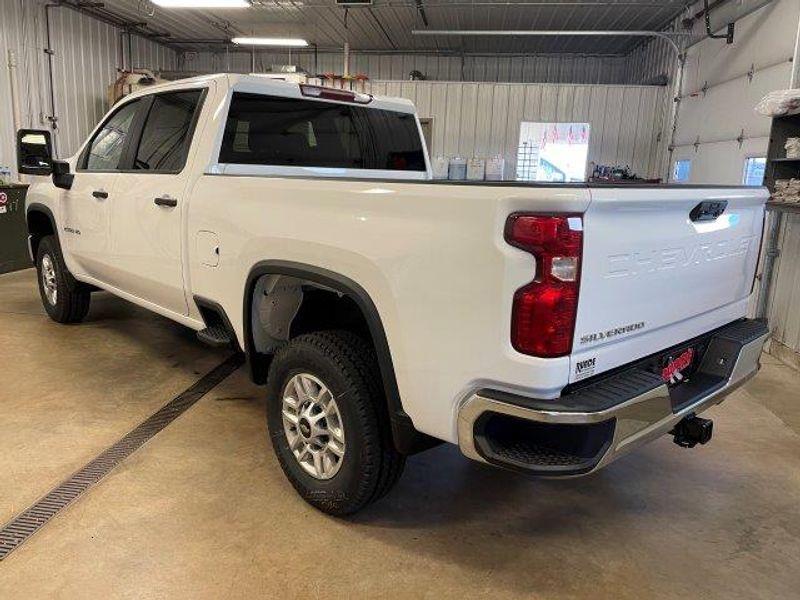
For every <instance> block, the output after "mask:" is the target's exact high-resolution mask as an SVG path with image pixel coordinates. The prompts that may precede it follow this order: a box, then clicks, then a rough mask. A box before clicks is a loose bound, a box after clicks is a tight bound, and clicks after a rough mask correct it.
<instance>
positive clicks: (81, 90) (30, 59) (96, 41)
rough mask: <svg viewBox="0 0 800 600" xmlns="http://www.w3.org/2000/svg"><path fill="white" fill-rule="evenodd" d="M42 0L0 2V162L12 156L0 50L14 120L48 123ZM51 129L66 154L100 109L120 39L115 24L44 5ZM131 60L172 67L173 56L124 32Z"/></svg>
mask: <svg viewBox="0 0 800 600" xmlns="http://www.w3.org/2000/svg"><path fill="white" fill-rule="evenodd" d="M44 5H45V2H43V1H41V0H0V166H13V165H14V163H15V162H16V158H15V156H16V153H15V147H14V138H15V134H14V125H13V119H12V111H11V100H10V94H11V92H10V86H9V69H8V66H7V64H8V51H9V50H12V51H14V52H15V53H16V55H17V60H18V63H19V68H18V72H17V83H18V87H19V98H20V103H21V108H22V111H21V112H22V125H23V126H24V127H33V128H43V127H44V128H49V121H48V120H47V116H49V115H50V114H51V106H50V84H49V78H48V70H47V56H46V54H45V53H44V48H45V47H46V45H47V44H46V35H45V13H44ZM50 15H51V25H50V27H51V38H52V46H53V50H54V51H55V55H54V56H53V66H54V68H53V83H54V86H53V88H54V91H55V105H56V117H57V118H58V121H57V125H58V128H57V129H56V130H55V138H56V142H57V150H58V153H59V155H60V156H68V155H70V154H72V153H73V152H74V151H75V149H76V148H77V147H78V145H79V144H80V143H81V141H82V140H83V139H84V138H85V137H86V135H87V134H88V132H89V131H90V130H91V129H92V127H94V125H95V124H96V123H97V122H98V121H99V120H100V118H101V117H102V115H103V114H104V113H105V111H106V110H107V108H108V107H107V100H106V97H107V88H108V86H109V85H110V84H111V83H113V82H114V80H115V79H116V77H117V73H116V70H117V68H118V67H121V66H122V64H123V61H126V62H127V61H128V59H127V57H123V55H122V53H123V51H124V52H126V53H127V41H126V42H125V43H124V44H122V47H121V45H120V33H121V31H120V30H119V29H117V28H116V27H113V26H111V25H107V24H106V23H102V22H100V21H98V20H96V19H93V18H90V17H88V16H86V15H83V14H81V13H78V12H76V11H74V10H72V9H69V8H65V7H59V8H54V9H51V11H50ZM131 51H132V52H131V54H132V64H133V65H134V66H147V67H149V68H154V69H161V68H163V69H174V68H175V67H176V65H177V63H176V58H177V56H176V54H175V52H173V51H172V50H170V49H168V48H166V47H164V46H161V45H159V44H155V43H153V42H151V41H149V40H145V39H142V38H138V37H136V36H133V37H132V40H131Z"/></svg>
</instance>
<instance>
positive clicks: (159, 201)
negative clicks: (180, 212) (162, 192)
mask: <svg viewBox="0 0 800 600" xmlns="http://www.w3.org/2000/svg"><path fill="white" fill-rule="evenodd" d="M153 202H155V204H156V206H169V207H172V208H174V207H176V206H178V200H177V199H176V198H170V197H169V196H161V197H159V198H156V199H155V200H153Z"/></svg>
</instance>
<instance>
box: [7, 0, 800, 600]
mask: <svg viewBox="0 0 800 600" xmlns="http://www.w3.org/2000/svg"><path fill="white" fill-rule="evenodd" d="M166 4H169V3H168V2H167V3H166ZM178 4H181V3H180V2H179V3H178ZM183 4H186V5H190V7H189V8H185V7H184V8H173V7H169V6H162V5H161V3H159V2H154V1H153V2H151V1H148V0H105V1H103V2H81V1H77V0H75V1H71V0H70V1H63V2H58V1H52V2H46V1H44V0H24V1H23V0H0V55H2V68H0V180H2V181H0V199H3V198H5V201H4V202H3V203H0V349H2V353H1V356H2V362H1V363H0V364H2V367H3V375H4V376H3V377H2V378H1V379H0V411H2V413H1V414H2V418H0V527H2V526H3V524H6V525H7V524H8V523H12V522H13V521H14V519H16V518H17V517H18V516H19V515H20V514H22V513H24V511H26V509H28V508H29V507H31V506H32V505H34V504H35V503H36V502H37V501H39V500H41V499H42V498H48V496H47V495H48V494H49V493H51V491H52V490H55V489H59V490H61V491H60V492H58V493H62V492H64V493H65V494H67V496H64V498H68V501H67V500H64V501H63V502H61V503H60V506H59V509H58V511H57V512H54V514H53V515H52V518H49V519H48V520H47V522H46V523H44V524H43V525H42V526H41V527H40V528H37V530H36V531H35V533H34V534H32V535H30V536H26V538H25V541H24V543H20V544H15V545H14V546H13V551H11V549H10V550H9V551H8V552H7V553H6V554H0V597H3V598H45V597H47V598H49V597H53V598H62V597H63V598H68V597H69V598H74V597H80V598H95V597H97V598H118V597H125V598H128V597H135V598H149V597H153V598H163V597H191V598H227V597H233V598H239V597H248V598H249V597H279V596H280V597H302V598H309V597H331V598H338V597H414V598H418V597H430V598H450V597H453V598H456V597H459V598H460V597H489V596H491V597H502V598H505V597H508V598H516V597H519V598H675V597H687V598H696V597H709V598H726V599H731V598H793V597H797V590H798V589H800V510H799V509H798V507H800V308H798V305H797V304H796V303H795V300H796V299H797V298H798V296H799V295H800V276H799V275H798V270H799V269H800V261H797V260H795V256H796V254H797V252H798V245H800V219H799V218H798V214H800V209H798V207H800V186H797V187H792V186H793V185H795V184H784V185H783V186H782V185H781V183H780V182H781V181H783V182H786V181H791V180H792V179H800V173H799V172H797V170H798V169H800V167H799V166H798V165H800V162H791V161H789V160H787V155H786V150H784V148H783V145H782V144H777V145H779V146H780V148H776V141H775V139H776V138H775V136H776V134H775V122H773V120H772V119H770V118H768V117H765V116H763V115H761V114H758V113H757V112H756V111H755V110H754V109H755V107H756V105H758V104H759V102H760V101H761V100H762V98H764V97H765V96H766V95H767V94H769V93H771V92H775V91H779V90H785V89H792V88H800V3H798V2H797V0H711V1H706V2H699V3H698V2H687V1H686V0H662V1H655V0H654V1H650V0H618V1H614V0H608V1H606V0H597V1H594V0H592V1H586V2H573V1H559V0H544V1H535V2H534V1H531V2H526V1H519V2H507V1H500V0H498V1H491V0H486V1H483V0H481V1H478V0H475V1H468V0H463V1H462V0H453V1H451V2H445V1H442V0H373V1H372V2H338V1H335V0H305V1H295V0H286V1H284V0H275V1H272V0H269V1H267V0H252V1H250V0H247V1H246V2H244V1H243V2H240V4H245V7H244V8H238V9H234V8H198V5H201V4H203V3H202V2H192V1H187V2H184V3H183ZM191 5H194V6H191ZM252 36H258V37H267V38H280V39H284V38H299V39H301V40H304V41H306V42H307V43H306V44H304V45H302V46H301V47H297V48H286V47H264V46H258V45H247V44H237V43H234V42H233V41H232V40H233V39H234V38H241V37H244V38H247V37H252ZM222 72H230V73H259V74H263V75H265V76H267V75H268V76H270V77H275V78H283V79H289V80H291V81H302V82H306V81H309V82H313V83H315V84H318V85H323V86H329V87H335V88H343V89H351V90H355V91H359V92H365V93H371V94H375V95H386V96H396V97H402V98H407V99H410V100H412V101H413V102H414V103H415V105H416V107H417V110H418V113H419V117H420V118H421V122H422V123H421V124H422V130H423V132H424V134H425V142H426V144H427V146H428V151H429V154H430V157H431V163H432V168H433V172H434V173H433V174H434V177H436V178H440V179H462V180H463V179H466V180H473V181H479V180H517V181H530V182H536V181H539V182H542V181H546V182H565V183H569V182H580V181H585V180H590V181H591V180H594V181H605V182H611V183H616V184H620V185H623V184H625V183H678V184H698V185H701V184H702V185H705V184H714V185H729V186H739V185H748V186H762V185H766V186H767V187H769V189H770V191H771V192H772V193H773V198H772V199H771V200H770V202H769V203H768V210H767V217H766V224H765V233H764V240H763V245H762V252H761V260H760V265H759V272H758V276H757V281H756V283H755V286H754V293H753V295H752V297H751V316H752V317H757V318H766V319H768V322H769V327H770V330H771V338H770V340H769V342H768V344H767V346H766V349H765V353H764V355H763V357H762V370H761V372H760V374H759V375H758V377H756V378H754V379H753V380H751V381H750V382H749V383H747V385H745V386H744V387H743V388H741V389H739V390H737V391H736V392H735V393H734V394H732V395H731V396H730V397H729V398H728V399H727V400H726V401H725V403H724V404H723V405H721V406H719V407H715V408H713V409H712V410H711V411H710V412H709V414H710V415H711V416H712V417H713V419H714V421H715V435H714V440H713V442H712V443H710V444H709V445H708V446H703V447H702V448H701V449H695V450H693V451H691V452H687V451H685V450H683V449H681V448H678V447H677V446H675V445H674V444H673V443H672V441H671V439H669V438H668V437H666V436H665V437H664V438H661V439H659V440H658V441H656V442H655V443H653V444H651V445H649V446H648V447H646V448H644V449H643V450H639V451H637V452H635V453H633V454H630V455H628V456H625V457H624V458H622V459H620V460H619V461H617V462H615V463H614V464H613V465H611V466H609V467H608V468H606V469H604V470H602V471H600V472H598V473H596V474H593V475H591V476H590V477H586V478H577V479H569V480H546V479H544V480H543V479H528V478H525V477H522V476H520V475H518V474H515V473H510V472H507V471H502V470H496V469H490V468H487V467H486V466H485V465H480V464H477V463H474V462H472V461H469V460H467V459H466V458H464V457H463V456H462V455H461V453H460V452H459V449H458V448H457V447H455V446H453V445H451V444H443V445H441V446H438V447H436V448H434V449H432V450H429V451H426V452H424V453H421V454H418V455H414V456H412V457H410V458H409V466H408V467H407V468H406V471H405V473H404V475H403V477H402V478H401V480H400V483H399V485H398V486H397V487H396V488H395V489H394V490H393V491H392V492H391V493H390V494H389V495H388V496H386V497H385V498H384V499H383V500H382V501H381V502H379V503H377V504H375V505H372V506H370V507H369V508H367V509H366V510H364V511H363V512H362V513H359V514H358V515H355V516H353V517H350V518H347V519H336V518H332V517H329V516H326V515H323V514H321V513H319V512H317V511H315V510H314V509H313V508H311V507H310V506H308V505H306V504H305V503H303V502H302V501H300V500H299V499H298V498H297V495H296V493H295V491H294V489H292V487H291V485H290V484H289V483H288V482H287V481H286V479H285V478H284V476H283V473H282V472H281V469H280V467H279V465H278V461H277V459H276V458H275V456H274V454H273V452H272V448H271V446H270V440H269V439H268V435H267V433H266V426H265V422H264V408H263V403H264V389H263V388H262V387H259V386H256V385H254V384H252V383H250V381H249V379H248V377H247V376H246V373H245V372H244V369H242V368H239V365H240V364H241V360H240V359H239V358H238V357H235V356H234V357H232V355H231V352H230V350H226V349H213V348H209V347H208V346H206V345H203V344H201V343H200V342H199V341H198V340H197V338H196V336H195V333H194V332H193V331H191V330H189V329H186V328H184V327H182V326H181V325H178V324H177V323H174V322H172V321H170V320H168V319H166V318H163V317H160V316H158V315H155V314H153V313H151V312H149V311H146V310H144V309H142V308H139V307H137V306H134V305H133V304H130V303H127V302H125V301H124V300H122V299H120V298H117V297H115V296H112V295H110V294H108V293H106V292H99V293H96V294H94V295H93V301H92V306H91V310H90V312H89V315H88V317H87V319H86V321H85V323H84V324H82V325H81V326H69V327H60V326H57V325H55V324H54V323H52V322H51V321H50V320H49V319H48V318H47V315H46V314H45V313H44V311H43V310H42V307H41V304H40V298H39V292H38V290H37V275H36V271H35V270H34V269H33V268H32V265H31V261H30V258H29V256H28V252H27V230H26V226H25V216H24V215H25V212H24V211H25V208H24V192H25V187H26V185H25V184H26V183H27V182H28V180H27V179H26V178H25V176H19V174H18V173H17V167H16V164H17V159H16V152H17V149H16V131H17V130H19V129H23V128H30V129H48V130H49V131H51V133H52V138H53V145H54V150H55V153H56V155H57V156H58V157H62V158H64V157H69V156H71V155H72V154H74V153H75V152H76V151H77V150H78V149H79V147H80V146H81V144H82V143H83V142H84V140H85V139H86V137H87V136H88V135H89V133H90V132H91V131H92V130H93V129H94V127H95V126H96V125H97V124H98V123H99V122H100V121H101V120H102V119H103V116H104V115H105V114H106V113H107V111H108V110H109V109H110V107H111V105H112V103H113V102H114V101H116V100H118V99H120V98H121V97H122V96H123V95H124V94H126V93H129V92H130V91H133V90H136V89H142V88H145V87H148V86H150V85H154V84H156V83H160V82H164V81H173V80H178V79H182V78H187V77H194V76H200V75H205V74H211V73H222ZM797 135H798V137H800V128H798V133H797ZM782 139H784V140H785V136H784V138H782ZM540 142H541V143H540ZM781 152H782V153H783V154H781ZM793 170H794V171H793ZM787 186H788V187H787ZM209 381H210V382H211V383H208V382H209ZM198 382H200V388H202V390H201V392H198V391H197V390H198V389H200V388H198V387H197V386H198ZM206 384H208V385H206ZM193 386H194V387H193ZM203 386H205V387H203ZM187 391H188V392H187ZM170 401H178V404H181V403H183V404H182V405H181V406H182V408H181V410H180V411H179V412H176V413H175V414H173V415H171V416H170V417H169V418H168V419H167V420H168V422H166V424H165V426H164V427H163V428H161V429H159V430H157V431H153V432H152V434H151V435H149V436H147V437H143V438H142V439H141V443H138V444H136V445H134V446H131V449H130V451H129V452H128V453H127V454H125V456H124V457H123V458H122V459H120V460H118V461H115V462H113V464H112V465H111V466H110V467H108V469H107V470H106V471H104V472H103V473H102V474H101V475H98V476H97V478H96V481H95V480H93V481H92V483H91V485H86V486H84V487H82V488H81V489H80V490H79V493H77V492H76V493H75V494H74V497H72V496H69V494H70V493H72V492H70V491H69V490H67V491H64V490H65V488H59V487H58V486H59V485H60V484H63V482H65V481H67V480H68V479H69V478H71V477H72V476H73V474H75V473H76V472H79V471H80V470H81V469H83V468H84V467H86V466H87V465H90V464H92V461H94V460H95V459H96V458H97V457H98V456H100V455H102V453H103V452H104V451H106V450H107V449H108V448H109V447H111V446H112V445H114V444H116V443H117V442H118V441H119V440H121V439H123V438H125V436H126V435H127V434H128V433H129V432H131V431H134V430H135V428H137V426H139V425H140V424H142V423H144V422H147V421H148V419H150V418H151V417H152V416H153V415H154V414H156V413H157V412H158V411H159V409H162V407H164V406H165V405H166V404H167V403H169V402H170ZM76 489H77V488H76ZM49 498H50V499H53V498H55V496H52V497H49ZM56 504H58V502H57V503H56ZM0 539H1V538H0ZM0 548H2V546H0ZM9 548H11V547H10V546H9Z"/></svg>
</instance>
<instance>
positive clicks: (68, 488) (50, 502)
mask: <svg viewBox="0 0 800 600" xmlns="http://www.w3.org/2000/svg"><path fill="white" fill-rule="evenodd" d="M241 364H242V357H241V356H240V355H238V354H237V355H233V356H231V357H230V358H228V359H227V360H225V361H224V362H222V363H221V364H219V365H217V366H216V367H215V368H214V369H212V370H211V371H209V372H208V373H207V374H206V375H204V376H203V377H202V378H201V379H199V380H198V381H197V382H195V383H194V384H193V385H192V386H191V387H189V388H188V389H186V390H185V391H184V392H182V393H181V394H180V395H178V396H176V397H175V398H173V399H172V400H170V401H169V402H168V403H167V404H165V405H164V406H163V407H161V408H160V409H159V410H158V411H156V412H155V413H154V414H153V415H151V416H150V417H149V418H148V419H146V420H145V421H144V422H142V423H141V424H140V425H138V426H137V427H136V428H135V429H133V430H132V431H131V432H130V433H128V434H127V435H125V436H124V437H123V438H122V439H120V440H119V441H118V442H117V443H115V444H114V445H113V446H111V447H110V448H108V449H107V450H105V451H104V452H103V453H102V454H100V455H99V456H98V457H97V458H95V459H93V460H92V461H91V462H89V463H88V464H87V465H86V466H84V467H83V468H81V469H80V470H78V471H76V472H75V473H73V474H72V476H70V477H69V479H67V480H66V481H64V482H62V483H60V484H59V485H58V486H56V487H55V488H53V489H52V490H50V491H49V492H48V493H47V494H46V495H45V496H44V497H42V498H41V499H40V500H38V501H37V502H36V503H35V504H33V506H31V507H30V508H28V509H26V510H25V511H24V512H22V513H21V514H19V515H18V516H16V517H15V518H14V519H12V520H11V521H9V522H8V523H7V524H6V525H4V526H3V527H2V529H0V561H1V560H3V559H4V558H5V557H6V556H8V555H9V554H11V552H13V551H14V550H15V549H16V548H17V547H19V546H20V545H21V544H22V543H23V542H24V541H25V540H27V539H28V538H29V537H31V536H32V535H33V534H34V533H36V532H37V531H38V530H39V529H41V528H42V526H44V524H45V523H47V522H48V521H49V520H50V519H52V518H53V517H54V516H55V515H56V514H57V513H58V512H59V511H60V510H62V509H64V508H66V507H67V506H69V505H70V504H71V503H72V502H73V501H75V500H76V499H77V498H78V497H79V496H80V495H81V494H83V493H84V492H85V491H86V490H87V489H89V488H90V487H91V486H93V485H94V484H95V483H97V482H98V481H100V480H101V479H102V478H103V477H105V476H106V475H107V474H108V473H109V472H110V471H111V470H112V469H113V468H114V467H116V466H117V465H118V464H119V463H120V462H122V461H123V460H125V459H126V458H127V457H128V456H130V455H131V454H133V453H134V452H135V451H136V450H137V449H138V448H140V447H141V446H142V445H143V444H144V443H145V442H146V441H147V440H149V439H150V438H152V437H153V436H155V435H156V434H157V433H158V432H159V431H161V430H162V429H164V428H165V427H166V426H167V425H169V424H170V423H172V422H173V421H174V420H175V419H177V418H178V417H179V416H180V415H181V414H182V413H184V412H185V411H186V410H187V409H189V408H190V407H191V406H192V405H193V404H195V403H196V402H197V401H198V400H200V398H202V397H203V396H205V395H206V394H207V393H208V392H210V391H211V390H212V389H213V388H214V387H215V386H216V385H217V384H219V383H220V382H221V381H222V380H223V379H225V378H226V377H227V376H228V375H230V374H231V373H233V372H234V371H235V370H236V369H238V368H239V367H240V366H241Z"/></svg>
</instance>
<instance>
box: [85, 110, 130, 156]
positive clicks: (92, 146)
mask: <svg viewBox="0 0 800 600" xmlns="http://www.w3.org/2000/svg"><path fill="white" fill-rule="evenodd" d="M140 102H141V100H134V101H132V102H128V103H127V104H125V105H123V106H121V107H120V108H119V109H117V111H116V112H115V113H114V114H112V115H111V116H110V117H109V118H108V119H107V120H106V122H105V123H103V126H102V127H101V128H100V130H99V131H98V132H97V133H96V134H95V136H94V138H92V141H91V142H90V143H89V151H88V153H87V154H86V170H87V171H115V170H117V169H119V163H120V160H122V149H123V147H124V146H125V140H126V139H127V137H128V132H129V131H130V128H131V125H132V123H133V118H134V116H136V111H137V110H138V108H139V106H140Z"/></svg>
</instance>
